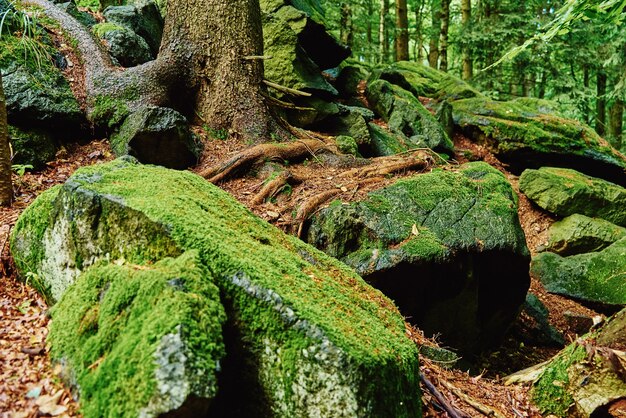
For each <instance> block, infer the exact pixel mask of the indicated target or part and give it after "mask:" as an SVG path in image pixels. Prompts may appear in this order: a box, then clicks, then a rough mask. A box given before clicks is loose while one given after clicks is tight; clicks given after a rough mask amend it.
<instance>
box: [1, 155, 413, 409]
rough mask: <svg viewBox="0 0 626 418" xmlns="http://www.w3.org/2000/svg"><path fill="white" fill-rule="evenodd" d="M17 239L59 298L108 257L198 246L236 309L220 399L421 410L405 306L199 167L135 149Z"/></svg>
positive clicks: (37, 275)
mask: <svg viewBox="0 0 626 418" xmlns="http://www.w3.org/2000/svg"><path fill="white" fill-rule="evenodd" d="M11 248H12V252H13V254H14V256H15V259H16V264H17V266H18V268H19V270H20V271H21V273H22V275H25V274H26V272H33V273H34V275H30V276H31V277H32V280H31V281H33V282H35V279H37V280H36V283H33V284H35V285H38V286H39V289H41V290H42V291H44V292H46V293H47V294H48V295H49V296H50V297H52V299H58V298H59V297H61V295H62V294H63V293H64V292H65V290H66V289H67V286H69V285H70V284H71V283H72V282H74V281H75V280H76V277H77V276H78V274H79V273H80V271H82V270H84V269H85V268H87V267H88V266H89V265H91V264H93V263H95V262H96V261H98V260H102V259H105V260H119V259H124V260H126V262H128V263H134V264H145V263H147V262H149V261H157V260H160V259H162V258H163V257H164V256H176V255H179V254H181V253H182V252H184V251H188V250H192V249H196V250H198V252H199V257H200V263H201V264H202V265H204V266H206V267H207V269H208V271H210V272H211V275H212V277H213V278H214V279H215V281H216V284H217V285H218V287H219V288H220V291H221V295H222V302H223V303H224V306H225V308H226V312H227V315H228V324H227V328H228V330H229V331H227V332H226V334H225V335H227V338H226V337H225V338H226V350H227V359H226V361H225V365H224V368H223V376H225V381H224V384H223V385H222V386H220V387H219V393H218V398H217V400H216V402H215V405H213V406H212V408H216V410H222V411H225V410H228V408H231V411H232V408H241V409H242V411H239V412H241V413H242V414H244V415H240V416H310V415H316V414H319V415H321V416H381V417H382V416H389V417H414V416H419V415H420V408H421V401H420V396H419V367H418V366H419V365H418V359H417V349H416V347H415V345H414V344H413V343H412V342H411V341H410V340H408V339H407V338H406V336H405V326H404V322H403V319H402V317H401V316H400V315H399V314H398V311H397V309H396V308H395V307H394V306H393V304H392V303H391V302H390V301H389V300H388V299H387V298H385V297H384V296H383V295H382V294H381V293H380V292H379V291H377V290H375V289H373V288H372V287H370V286H369V285H367V284H366V283H365V282H364V281H363V280H362V279H361V278H360V277H359V276H357V275H356V273H354V272H353V271H352V270H350V269H349V268H347V267H346V266H344V265H343V264H341V263H339V262H337V261H336V260H334V259H333V258H331V257H328V256H326V255H324V254H323V253H321V252H319V251H317V250H315V249H314V248H312V247H310V246H308V245H306V244H304V243H302V242H301V241H299V240H298V239H296V238H294V237H290V236H287V235H285V234H284V233H282V232H281V231H279V230H278V229H276V228H275V227H273V226H271V225H269V224H267V223H266V222H264V221H262V220H261V219H259V218H257V217H255V216H254V215H252V214H251V213H250V212H249V211H248V210H247V209H245V208H244V207H243V206H241V205H240V204H239V203H238V202H236V201H235V200H234V199H233V198H232V197H230V196H229V195H228V194H227V193H226V192H224V191H222V190H220V189H219V188H217V187H215V186H213V185H211V184H209V183H207V182H206V181H205V180H204V179H202V178H200V177H198V176H196V175H194V174H191V173H188V172H177V171H172V170H167V169H163V168H159V167H153V166H140V165H137V164H134V163H132V162H128V161H125V160H116V161H114V162H112V163H109V164H103V165H97V166H93V167H87V168H82V169H80V170H78V171H77V172H76V174H75V175H74V176H72V177H71V178H70V180H68V182H67V183H66V184H65V185H63V186H62V187H57V188H55V189H53V190H51V191H49V192H47V193H44V194H43V195H42V196H41V197H40V198H38V199H37V201H36V202H35V203H34V204H33V205H31V206H30V207H29V208H28V209H27V210H26V211H25V212H24V213H23V215H22V217H21V218H20V220H19V221H18V223H17V225H16V227H15V228H14V231H13V234H12V238H11ZM229 356H232V357H231V358H234V360H232V361H229V360H228V358H229ZM228 376H231V378H230V380H229V378H228ZM218 415H219V414H218Z"/></svg>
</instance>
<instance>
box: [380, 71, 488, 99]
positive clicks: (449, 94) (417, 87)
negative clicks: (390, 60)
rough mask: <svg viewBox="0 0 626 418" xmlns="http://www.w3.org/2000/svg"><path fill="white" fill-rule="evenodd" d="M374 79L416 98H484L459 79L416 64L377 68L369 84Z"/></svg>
mask: <svg viewBox="0 0 626 418" xmlns="http://www.w3.org/2000/svg"><path fill="white" fill-rule="evenodd" d="M376 79H382V80H386V81H388V82H390V83H392V84H394V85H396V86H399V87H402V88H403V89H404V90H407V91H409V92H411V93H412V94H413V95H414V96H415V97H416V98H418V97H429V98H432V99H436V100H458V99H467V98H471V97H485V96H483V94H482V93H480V92H479V91H478V90H476V89H474V88H473V87H472V86H470V85H469V84H467V83H466V82H465V81H463V80H461V79H460V78H457V77H455V76H453V75H451V74H449V73H444V72H443V71H439V70H436V69H434V68H431V67H428V66H426V65H422V64H419V63H416V62H409V61H401V62H396V63H394V64H391V65H389V66H386V67H383V68H378V69H376V70H374V71H373V72H372V77H370V82H373V81H374V80H376Z"/></svg>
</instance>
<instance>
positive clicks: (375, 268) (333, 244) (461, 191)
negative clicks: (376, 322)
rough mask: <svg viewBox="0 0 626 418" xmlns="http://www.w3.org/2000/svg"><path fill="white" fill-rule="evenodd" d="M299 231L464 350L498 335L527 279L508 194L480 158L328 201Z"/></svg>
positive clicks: (503, 182)
mask: <svg viewBox="0 0 626 418" xmlns="http://www.w3.org/2000/svg"><path fill="white" fill-rule="evenodd" d="M305 236H306V240H307V242H309V243H311V244H313V245H315V246H316V247H318V248H319V249H321V250H323V251H324V252H326V253H327V254H329V255H331V256H333V257H336V258H338V259H340V260H341V261H343V262H345V263H346V264H348V265H349V266H351V267H353V268H354V269H356V271H357V272H358V273H360V274H361V275H363V277H364V278H365V279H366V280H367V281H368V282H369V283H371V284H373V285H374V286H375V287H377V288H379V289H381V290H382V291H383V293H385V294H386V295H387V296H389V297H391V298H392V299H393V300H394V301H395V302H396V303H397V304H398V306H399V307H400V309H401V311H402V312H403V313H404V315H406V316H407V318H410V320H411V321H413V322H414V323H416V324H417V325H418V326H419V327H420V329H423V330H424V331H425V332H426V333H428V334H430V335H432V334H441V338H442V340H443V341H444V342H446V343H447V344H448V345H450V346H452V347H455V348H459V349H461V350H462V351H464V352H468V351H470V352H471V351H479V350H480V349H482V348H485V347H487V346H489V345H492V344H494V343H496V342H498V341H499V339H500V338H501V337H502V335H503V334H504V332H505V331H506V329H507V328H508V327H509V325H510V324H511V323H512V322H513V320H514V319H515V317H516V316H517V313H518V310H519V308H520V306H521V304H522V303H523V302H524V297H525V295H526V291H527V290H528V286H529V283H530V278H529V276H528V264H529V261H530V257H529V253H528V249H527V247H526V240H525V238H524V234H523V232H522V229H521V227H520V224H519V220H518V216H517V205H516V197H515V196H514V192H513V190H512V188H511V186H510V185H509V183H508V182H507V180H506V179H505V178H504V176H503V175H502V174H501V173H500V172H498V171H497V170H495V169H494V168H492V167H490V166H489V165H488V164H486V163H470V164H466V165H464V166H462V167H461V169H460V170H459V171H458V172H452V171H443V170H436V171H434V172H432V173H429V174H423V175H418V176H415V177H412V178H409V179H404V180H400V181H398V182H396V183H395V184H393V185H392V186H389V187H387V188H384V189H381V190H378V191H376V192H372V193H370V194H369V196H368V198H366V199H365V200H363V201H360V202H354V203H349V204H348V203H346V204H344V203H341V202H335V203H333V204H331V205H330V207H328V208H326V209H323V210H321V211H319V212H318V213H316V214H315V215H314V216H313V217H312V219H311V225H310V227H309V229H308V232H307V234H306V235H305Z"/></svg>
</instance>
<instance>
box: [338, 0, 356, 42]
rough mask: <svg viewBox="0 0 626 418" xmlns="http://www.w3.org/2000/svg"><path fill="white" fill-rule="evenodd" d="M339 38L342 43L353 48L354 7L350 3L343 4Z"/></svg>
mask: <svg viewBox="0 0 626 418" xmlns="http://www.w3.org/2000/svg"><path fill="white" fill-rule="evenodd" d="M340 26H341V27H340V34H339V38H340V41H341V43H343V44H345V45H348V46H349V47H350V48H352V41H353V36H354V35H353V31H352V29H353V27H352V8H351V7H350V5H349V4H348V3H343V4H342V5H341V22H340Z"/></svg>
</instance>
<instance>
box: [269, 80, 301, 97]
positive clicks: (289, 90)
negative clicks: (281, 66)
mask: <svg viewBox="0 0 626 418" xmlns="http://www.w3.org/2000/svg"><path fill="white" fill-rule="evenodd" d="M263 82H264V83H265V85H267V86H268V87H271V88H273V89H276V90H278V91H282V92H283V93H287V94H291V95H293V96H302V97H311V96H312V94H311V93H307V92H306V91H300V90H296V89H292V88H289V87H285V86H281V85H280V84H276V83H273V82H271V81H269V80H263Z"/></svg>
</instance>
